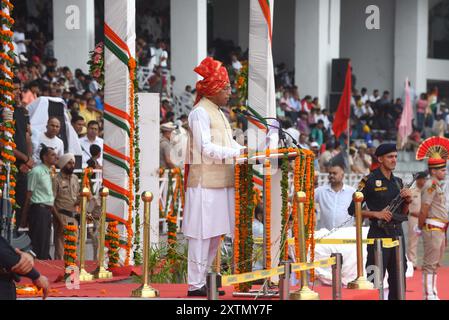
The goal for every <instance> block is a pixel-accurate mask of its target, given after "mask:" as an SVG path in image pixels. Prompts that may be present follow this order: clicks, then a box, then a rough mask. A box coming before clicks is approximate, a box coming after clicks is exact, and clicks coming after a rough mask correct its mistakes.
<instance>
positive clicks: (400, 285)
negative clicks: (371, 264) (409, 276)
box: [395, 236, 405, 300]
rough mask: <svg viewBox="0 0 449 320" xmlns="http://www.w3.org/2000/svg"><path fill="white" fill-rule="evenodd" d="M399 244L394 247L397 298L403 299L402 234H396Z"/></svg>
mask: <svg viewBox="0 0 449 320" xmlns="http://www.w3.org/2000/svg"><path fill="white" fill-rule="evenodd" d="M397 240H398V241H399V245H398V246H397V247H395V251H396V252H395V253H396V270H397V272H396V277H397V281H398V293H399V297H398V299H399V300H405V273H404V257H403V255H402V248H403V240H402V236H398V237H397Z"/></svg>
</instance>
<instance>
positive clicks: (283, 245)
mask: <svg viewBox="0 0 449 320" xmlns="http://www.w3.org/2000/svg"><path fill="white" fill-rule="evenodd" d="M288 168H289V161H288V153H287V152H286V153H284V157H283V158H282V163H281V172H282V179H281V196H282V210H281V212H282V213H281V216H282V221H281V242H280V252H282V254H281V259H282V260H283V261H287V260H288Z"/></svg>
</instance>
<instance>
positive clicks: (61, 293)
mask: <svg viewBox="0 0 449 320" xmlns="http://www.w3.org/2000/svg"><path fill="white" fill-rule="evenodd" d="M63 266H64V263H63V262H62V261H38V262H36V268H37V269H38V270H39V271H40V272H41V273H42V274H44V275H46V276H47V277H48V278H49V280H50V282H51V291H50V295H49V296H50V297H85V298H89V297H90V298H99V297H101V298H128V297H130V296H131V292H132V291H133V290H134V289H136V288H138V287H139V286H140V285H139V284H137V283H116V282H117V281H120V280H124V279H127V278H129V276H130V274H132V273H135V274H140V272H141V271H140V268H134V267H129V268H120V269H117V270H115V272H114V275H115V276H114V278H113V279H109V280H94V281H91V282H83V283H81V284H80V288H79V289H72V290H70V289H68V288H67V287H66V285H65V283H64V282H61V281H59V282H55V281H56V280H57V279H58V278H61V276H62V275H63V272H64V267H63ZM95 267H96V264H95V262H92V261H88V262H86V269H87V271H88V272H92V271H93V270H94V269H95ZM438 274H439V277H438V289H439V290H438V291H439V296H440V298H441V299H444V300H449V290H448V288H447V283H449V268H448V267H446V268H441V269H440V270H439V273H438ZM26 283H30V282H29V280H28V279H23V280H22V282H21V283H20V284H26ZM151 285H152V286H153V287H154V288H155V289H157V290H159V292H160V298H165V299H186V298H188V297H187V295H186V294H187V285H186V284H151ZM258 288H260V286H253V289H255V290H257V289H258ZM223 289H224V290H225V292H226V295H225V296H223V297H220V299H222V300H231V299H232V300H242V299H254V297H252V298H237V297H233V296H232V293H233V292H234V288H233V287H232V286H229V287H225V288H223ZM296 289H297V288H295V287H292V288H291V290H296ZM314 290H315V291H316V292H318V293H319V294H320V299H321V300H331V299H332V288H331V287H327V286H320V287H315V288H314ZM378 296H379V295H378V291H377V290H349V289H343V291H342V299H343V300H378ZM20 297H23V298H25V297H27V296H20ZM20 297H19V298H20ZM406 297H407V300H421V299H422V287H421V272H420V271H415V274H414V276H413V278H408V279H407V292H406ZM196 299H197V298H196ZM273 299H277V298H273Z"/></svg>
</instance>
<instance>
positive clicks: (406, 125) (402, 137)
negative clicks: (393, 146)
mask: <svg viewBox="0 0 449 320" xmlns="http://www.w3.org/2000/svg"><path fill="white" fill-rule="evenodd" d="M412 121H413V109H412V101H411V97H410V86H409V84H408V79H406V80H405V102H404V108H403V110H402V115H401V121H400V122H399V128H398V140H399V141H398V146H399V148H400V149H401V148H403V147H404V145H405V143H406V142H407V138H408V136H409V135H411V134H412V131H413V125H412Z"/></svg>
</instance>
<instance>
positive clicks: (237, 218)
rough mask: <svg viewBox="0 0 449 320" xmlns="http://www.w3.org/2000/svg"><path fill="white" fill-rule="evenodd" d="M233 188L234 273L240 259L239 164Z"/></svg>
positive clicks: (238, 270) (237, 268)
mask: <svg viewBox="0 0 449 320" xmlns="http://www.w3.org/2000/svg"><path fill="white" fill-rule="evenodd" d="M234 170H235V171H234V174H235V175H234V188H235V226H234V273H235V274H239V273H240V268H239V260H240V250H239V248H240V230H239V225H240V192H239V190H240V165H238V164H237V165H236V166H235V169H234ZM234 289H235V290H239V286H238V284H235V285H234Z"/></svg>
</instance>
